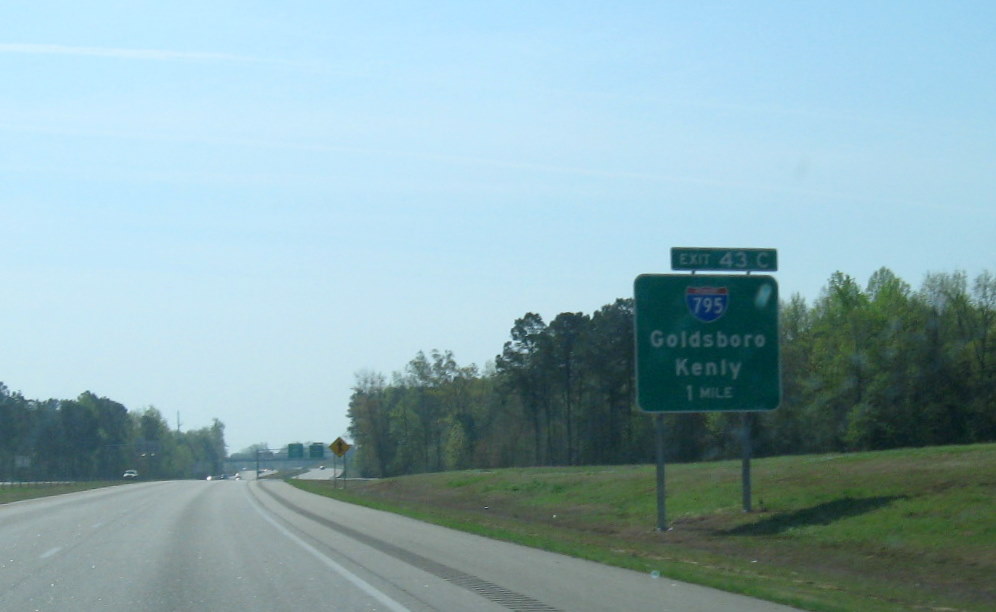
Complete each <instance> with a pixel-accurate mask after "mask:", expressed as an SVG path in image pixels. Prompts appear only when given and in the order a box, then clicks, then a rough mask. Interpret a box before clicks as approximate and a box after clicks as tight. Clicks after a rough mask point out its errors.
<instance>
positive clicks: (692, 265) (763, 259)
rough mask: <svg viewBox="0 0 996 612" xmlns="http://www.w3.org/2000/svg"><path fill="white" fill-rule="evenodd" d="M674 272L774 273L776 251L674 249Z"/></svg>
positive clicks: (776, 261) (776, 266)
mask: <svg viewBox="0 0 996 612" xmlns="http://www.w3.org/2000/svg"><path fill="white" fill-rule="evenodd" d="M671 269H672V270H728V271H730V272H774V271H775V270H777V269H778V251H777V250H776V249H717V248H696V247H673V248H672V249H671Z"/></svg>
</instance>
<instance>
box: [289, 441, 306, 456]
mask: <svg viewBox="0 0 996 612" xmlns="http://www.w3.org/2000/svg"><path fill="white" fill-rule="evenodd" d="M303 457H304V444H301V443H300V442H295V443H293V444H288V445H287V458H288V459H302V458H303Z"/></svg>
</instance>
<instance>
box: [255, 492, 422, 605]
mask: <svg viewBox="0 0 996 612" xmlns="http://www.w3.org/2000/svg"><path fill="white" fill-rule="evenodd" d="M249 501H250V503H251V504H252V507H253V508H254V509H255V510H256V512H258V513H259V515H260V516H261V517H263V519H264V520H265V521H266V522H267V523H269V524H271V525H273V526H274V527H275V528H276V529H277V531H279V532H280V533H282V534H283V535H285V536H286V537H287V538H288V539H290V540H291V541H293V542H294V543H295V544H297V545H298V546H300V547H301V548H303V549H305V550H306V551H308V552H309V553H311V554H312V555H313V556H314V557H315V558H316V559H318V560H319V561H321V562H322V563H324V564H325V565H326V566H327V567H328V568H329V569H331V570H332V571H334V572H336V573H337V574H339V575H340V576H342V577H343V578H345V579H346V580H348V581H350V582H351V583H353V584H354V585H355V586H356V587H357V588H359V589H360V590H361V591H363V592H364V593H366V594H367V595H369V596H371V597H373V598H374V599H376V600H377V601H379V602H380V603H382V604H384V605H385V606H387V608H388V609H389V610H393V611H394V612H409V611H408V608H406V607H404V606H403V605H401V604H400V603H398V602H397V601H395V600H393V599H391V598H390V597H388V596H387V595H385V594H384V593H382V592H381V591H379V590H377V589H376V588H375V587H374V586H373V585H372V584H370V583H369V582H367V581H366V580H364V579H362V578H360V577H359V576H357V575H356V574H354V573H353V572H351V571H349V570H348V569H346V568H345V567H343V566H341V565H339V564H338V563H336V562H335V561H333V560H332V559H330V558H329V557H327V556H326V555H325V554H324V553H322V552H321V551H320V550H318V549H317V548H315V547H314V546H312V545H311V544H308V543H307V542H305V541H304V540H302V539H301V538H299V537H297V536H296V535H294V534H293V533H291V532H290V530H288V529H287V528H286V527H284V526H283V525H281V524H280V523H278V522H277V521H276V520H274V519H273V518H271V517H270V515H269V514H268V513H267V512H266V510H264V509H263V508H262V507H261V506H260V505H259V502H257V501H256V499H255V498H253V496H252V495H250V496H249Z"/></svg>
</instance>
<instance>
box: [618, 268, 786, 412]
mask: <svg viewBox="0 0 996 612" xmlns="http://www.w3.org/2000/svg"><path fill="white" fill-rule="evenodd" d="M634 294H635V304H636V317H635V318H636V370H637V371H636V390H637V403H638V405H639V407H640V409H641V410H643V411H644V412H709V411H723V410H729V411H754V410H773V409H774V408H777V407H778V404H779V403H780V402H781V376H780V364H779V350H778V284H777V282H776V281H775V279H774V278H772V277H770V276H761V275H758V276H750V275H723V276H719V275H701V274H644V275H641V276H638V277H637V279H636V282H635V283H634Z"/></svg>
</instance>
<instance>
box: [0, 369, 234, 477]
mask: <svg viewBox="0 0 996 612" xmlns="http://www.w3.org/2000/svg"><path fill="white" fill-rule="evenodd" d="M0 424H2V426H0V480H6V481H11V480H104V479H116V478H121V475H122V474H123V473H124V471H125V470H129V469H134V470H138V473H139V475H140V477H141V478H152V479H160V478H197V477H203V476H206V475H208V474H217V473H219V472H220V471H221V465H222V461H223V460H224V458H225V426H224V424H223V423H221V422H220V421H218V420H217V419H215V420H214V422H213V423H212V425H211V426H210V427H204V428H201V429H194V430H189V431H184V432H179V431H174V430H172V429H170V428H169V426H168V425H167V423H166V420H165V419H164V418H163V416H162V414H160V412H159V411H158V410H157V409H155V408H153V407H148V408H146V409H144V410H143V411H141V412H138V413H134V412H129V411H128V410H127V409H126V408H125V407H124V406H123V405H121V404H120V403H118V402H115V401H114V400H111V399H109V398H106V397H98V396H97V395H95V394H94V393H91V392H90V391H87V392H84V393H82V394H81V395H80V396H79V397H77V398H76V399H75V400H55V399H50V400H45V401H38V400H29V399H25V398H24V396H22V395H21V394H20V393H17V392H11V391H10V390H9V389H8V388H7V386H6V385H4V384H3V383H0Z"/></svg>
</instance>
